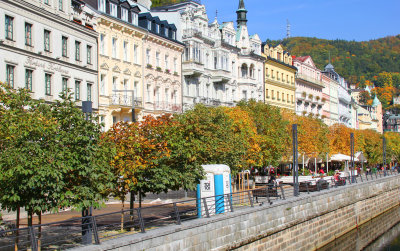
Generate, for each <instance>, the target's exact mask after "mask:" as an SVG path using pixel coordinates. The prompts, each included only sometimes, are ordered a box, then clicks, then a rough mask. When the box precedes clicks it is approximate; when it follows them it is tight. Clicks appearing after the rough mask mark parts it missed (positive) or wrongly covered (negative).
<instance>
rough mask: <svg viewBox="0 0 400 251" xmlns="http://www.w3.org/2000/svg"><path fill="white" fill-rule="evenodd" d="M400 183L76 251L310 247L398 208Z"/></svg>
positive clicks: (334, 192)
mask: <svg viewBox="0 0 400 251" xmlns="http://www.w3.org/2000/svg"><path fill="white" fill-rule="evenodd" d="M399 187H400V176H390V177H386V178H382V179H379V180H373V181H369V182H365V183H362V184H355V185H349V186H346V187H342V188H334V189H330V190H325V191H323V192H318V193H312V194H310V195H307V194H304V195H302V196H301V197H298V198H290V199H287V200H286V201H280V202H277V203H274V204H273V205H263V206H256V207H254V208H249V209H246V210H241V211H237V212H233V213H227V214H225V215H218V216H213V217H212V218H209V219H199V220H194V221H190V222H187V223H184V224H183V225H180V226H177V225H175V226H170V227H166V228H160V229H155V230H152V231H149V232H147V233H145V234H136V235H132V236H126V237H123V238H119V239H115V240H110V241H106V242H103V243H102V244H101V245H99V246H87V247H83V248H80V249H79V250H119V251H125V250H227V249H237V250H266V249H271V250H294V249H299V250H313V249H315V248H318V247H322V246H323V245H325V244H327V243H329V242H331V241H333V240H334V239H335V238H337V237H339V236H341V235H343V234H345V233H347V232H349V231H351V230H352V229H354V228H355V227H357V225H360V224H362V223H364V222H366V221H368V220H370V219H372V218H374V217H376V216H378V215H380V214H382V213H383V212H385V211H387V210H389V209H391V208H393V207H394V206H397V205H398V204H399ZM300 247H301V248H300Z"/></svg>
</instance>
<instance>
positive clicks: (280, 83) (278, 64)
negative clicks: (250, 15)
mask: <svg viewBox="0 0 400 251" xmlns="http://www.w3.org/2000/svg"><path fill="white" fill-rule="evenodd" d="M262 56H263V57H264V58H265V65H264V74H265V103H267V104H270V105H273V106H277V107H281V108H285V109H289V110H292V111H295V109H296V106H295V92H296V86H295V75H296V71H297V69H296V67H294V66H293V62H292V57H291V56H290V54H289V53H288V52H286V51H284V50H283V48H282V46H281V45H277V46H276V47H273V46H269V45H268V44H265V45H264V46H263V54H262Z"/></svg>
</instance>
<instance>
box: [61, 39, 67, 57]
mask: <svg viewBox="0 0 400 251" xmlns="http://www.w3.org/2000/svg"><path fill="white" fill-rule="evenodd" d="M61 44H62V56H63V57H67V56H68V38H67V37H64V36H63V37H62V38H61Z"/></svg>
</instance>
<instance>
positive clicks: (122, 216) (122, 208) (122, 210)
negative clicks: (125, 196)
mask: <svg viewBox="0 0 400 251" xmlns="http://www.w3.org/2000/svg"><path fill="white" fill-rule="evenodd" d="M121 202H122V207H121V232H123V231H124V206H125V200H122V201H121Z"/></svg>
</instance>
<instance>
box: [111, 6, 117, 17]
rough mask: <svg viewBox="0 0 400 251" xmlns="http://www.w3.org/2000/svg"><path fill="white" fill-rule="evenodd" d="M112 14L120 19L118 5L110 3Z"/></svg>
mask: <svg viewBox="0 0 400 251" xmlns="http://www.w3.org/2000/svg"><path fill="white" fill-rule="evenodd" d="M110 14H111V16H113V17H118V15H117V5H116V4H113V3H110Z"/></svg>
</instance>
